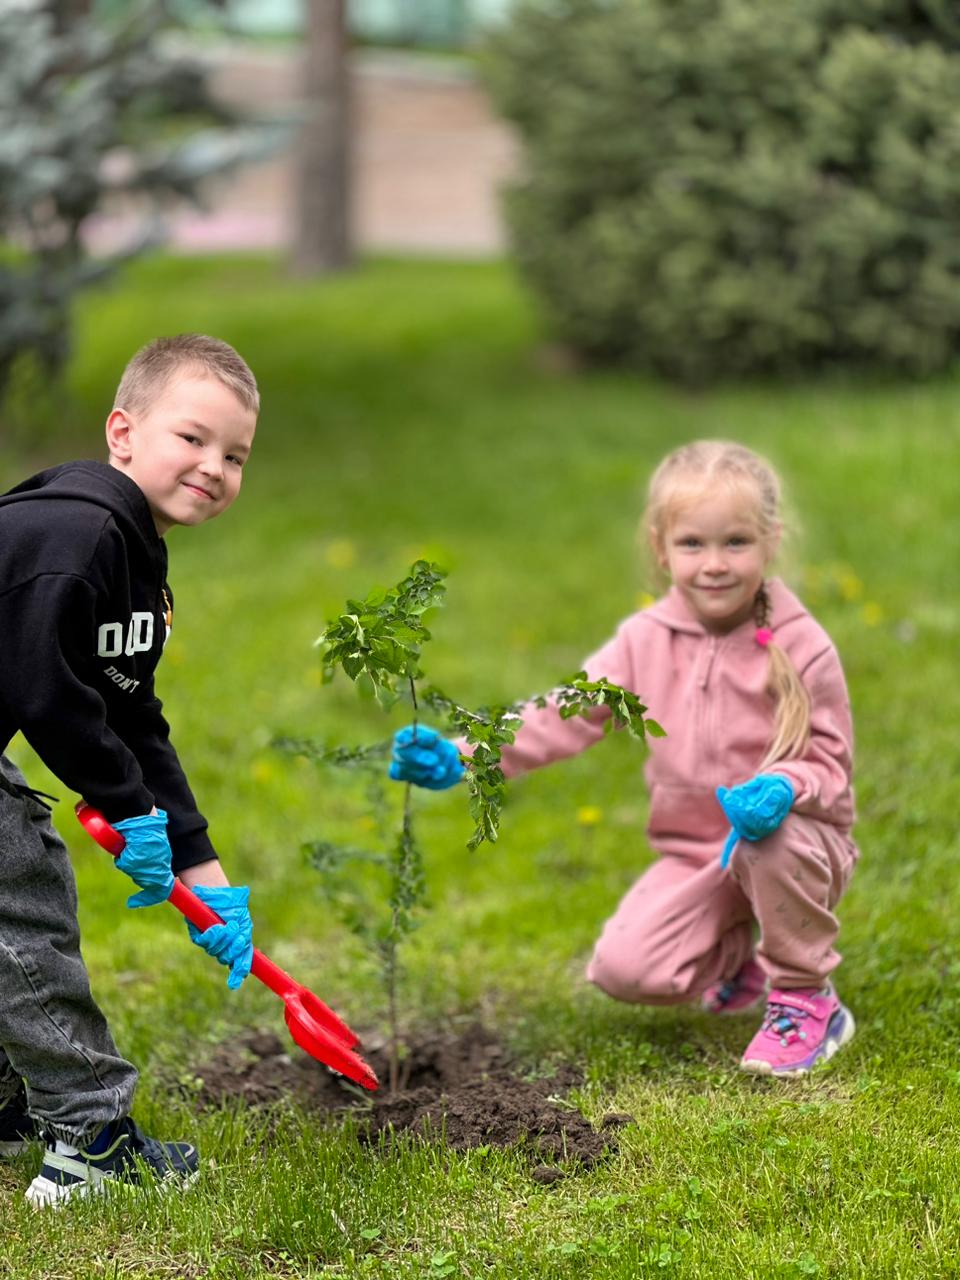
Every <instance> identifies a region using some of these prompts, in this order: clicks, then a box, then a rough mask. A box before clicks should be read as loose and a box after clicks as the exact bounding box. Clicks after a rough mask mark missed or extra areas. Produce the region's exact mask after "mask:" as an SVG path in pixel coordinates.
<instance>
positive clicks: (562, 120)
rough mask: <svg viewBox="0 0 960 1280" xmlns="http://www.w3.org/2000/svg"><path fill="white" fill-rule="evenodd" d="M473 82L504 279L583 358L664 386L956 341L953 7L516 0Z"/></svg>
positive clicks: (919, 355)
mask: <svg viewBox="0 0 960 1280" xmlns="http://www.w3.org/2000/svg"><path fill="white" fill-rule="evenodd" d="M487 75H488V81H489V84H490V86H491V88H492V91H493V94H494V98H495V100H496V101H497V102H498V104H499V106H500V108H501V110H502V111H503V113H504V114H505V115H506V116H507V117H508V118H509V119H510V120H511V121H513V123H514V124H515V125H516V126H517V128H518V130H519V133H520V136H521V138H522V140H523V143H524V144H525V160H524V164H523V166H522V168H523V176H522V177H521V178H520V179H519V180H518V181H517V182H515V184H514V185H513V186H512V187H511V188H510V189H509V190H508V192H507V213H508V221H509V226H510V229H511V235H512V241H513V247H514V252H515V255H516V258H517V259H518V262H519V265H520V268H521V271H522V273H523V275H524V276H525V277H526V279H527V280H528V281H529V283H530V284H531V285H532V286H533V288H534V290H535V291H536V293H537V294H538V295H539V296H540V298H541V300H542V302H543V304H544V308H545V311H546V314H547V317H548V320H549V323H550V325H551V328H552V329H553V331H554V333H555V335H556V336H557V337H558V338H560V339H561V340H563V341H565V342H567V343H569V344H571V345H572V346H573V347H574V348H575V349H576V350H578V351H579V352H580V353H581V354H582V355H583V356H585V357H586V358H588V359H593V360H601V361H622V362H625V363H627V364H629V365H632V366H634V367H638V368H641V369H649V370H655V371H657V372H660V373H663V374H666V375H668V376H671V377H674V378H677V379H680V380H683V381H688V382H695V383H696V382H706V381H710V380H713V379H716V378H720V377H726V376H730V375H739V374H745V373H757V372H777V373H796V372H800V371H805V370H809V369H811V368H815V367H820V366H823V365H825V364H830V365H833V364H838V365H872V366H881V367H883V368H885V369H891V370H897V371H900V372H905V373H908V374H913V375H922V374H926V373H930V372H932V371H934V370H936V369H940V368H943V367H944V366H946V365H948V364H949V363H950V362H951V361H952V360H953V358H954V356H955V355H956V353H957V351H958V348H960V7H958V6H956V5H955V4H954V3H947V0H777V3H771V2H770V0H535V2H534V0H525V2H524V3H521V5H520V6H519V8H518V9H517V10H516V11H515V13H514V15H513V16H512V18H511V20H510V21H509V22H508V23H507V24H506V25H505V26H504V27H503V28H502V29H501V30H500V31H499V32H498V33H496V34H494V36H493V37H492V38H491V40H490V43H489V47H488V58H487Z"/></svg>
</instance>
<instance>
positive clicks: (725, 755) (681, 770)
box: [390, 440, 858, 1076]
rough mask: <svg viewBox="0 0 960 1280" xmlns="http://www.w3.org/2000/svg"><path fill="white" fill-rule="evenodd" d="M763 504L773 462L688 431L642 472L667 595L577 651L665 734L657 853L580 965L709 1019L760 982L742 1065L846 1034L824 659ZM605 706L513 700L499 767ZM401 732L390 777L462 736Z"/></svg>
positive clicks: (845, 791)
mask: <svg viewBox="0 0 960 1280" xmlns="http://www.w3.org/2000/svg"><path fill="white" fill-rule="evenodd" d="M779 513H780V485H779V482H778V480H777V477H776V475H775V474H774V472H773V470H772V468H771V467H770V466H769V464H768V463H767V462H766V461H764V460H763V459H762V458H760V457H758V456H757V455H756V454H754V453H752V452H751V451H750V450H749V449H746V448H744V447H743V446H741V445H737V444H731V443H727V442H724V441H710V440H708V441H700V442H697V443H694V444H689V445H685V446H683V447H682V448H680V449H678V450H676V451H675V452H674V453H671V454H670V455H669V456H668V457H667V458H666V459H664V461H663V462H662V463H661V464H660V466H659V467H658V468H657V470H656V472H655V473H654V475H653V478H652V480H651V482H650V489H649V498H648V504H647V509H646V513H645V517H644V532H645V534H646V536H647V537H648V538H649V541H650V545H651V547H652V550H653V553H654V556H655V558H656V560H657V563H658V564H659V565H660V567H661V568H662V569H663V570H664V571H665V572H666V574H667V575H668V576H669V579H670V582H671V586H670V589H669V591H668V592H667V594H666V595H664V596H663V597H662V599H660V600H658V601H657V602H656V603H655V604H653V605H651V606H650V607H649V608H648V609H644V610H643V611H642V612H640V613H636V614H634V615H632V616H631V617H629V618H627V619H626V621H625V622H623V623H622V624H621V626H620V627H619V629H618V630H617V633H616V635H615V636H614V637H613V638H612V639H611V640H610V641H608V643H607V644H605V645H604V646H603V647H602V648H601V649H600V650H598V652H597V653H595V654H594V655H593V657H591V658H590V659H588V661H587V663H586V664H585V665H586V670H587V673H588V676H589V677H590V678H591V679H597V678H599V677H601V676H604V677H606V678H607V679H609V680H612V681H615V682H616V683H617V684H620V685H623V686H624V687H625V688H627V689H630V690H631V691H634V692H636V693H637V694H638V695H641V696H642V697H643V700H644V701H645V702H646V703H648V705H649V708H650V714H651V715H652V716H653V717H654V718H655V719H657V720H658V721H659V722H660V723H661V724H662V725H663V726H664V728H665V729H666V731H667V736H666V737H665V738H655V739H651V741H650V751H649V755H648V758H647V762H646V766H645V771H646V778H647V783H648V785H649V788H650V820H649V824H648V829H647V834H648V837H649V840H650V843H651V845H652V846H653V848H654V849H655V850H656V852H657V853H658V854H659V857H658V859H657V861H656V862H655V863H654V864H653V865H652V866H651V867H650V868H649V870H648V871H647V872H646V873H645V874H644V875H642V876H641V877H640V879H639V880H638V881H637V883H636V884H635V885H634V886H633V888H632V889H631V890H630V891H629V892H628V893H627V895H626V897H625V898H624V899H623V901H622V902H621V904H620V906H619V907H618V908H617V911H616V912H615V914H614V915H613V916H612V918H611V919H610V920H608V921H607V924H606V926H605V928H604V930H603V933H602V935H601V937H600V940H599V941H598V942H597V944H596V948H595V950H594V953H593V956H592V958H591V960H590V963H589V965H588V967H587V978H588V979H589V980H590V981H591V982H593V983H595V984H596V985H597V986H598V987H600V988H601V989H602V990H603V991H605V992H607V994H608V995H611V996H613V997H614V998H615V999H618V1000H627V1001H633V1002H636V1003H641V1004H678V1003H682V1002H684V1001H692V1000H700V1001H701V1002H702V1003H703V1005H704V1006H705V1008H706V1009H707V1010H709V1011H710V1012H712V1013H734V1012H739V1011H742V1010H746V1009H750V1008H753V1007H754V1006H755V1005H758V1004H759V1003H760V1002H761V1001H762V999H763V997H764V996H765V995H766V1012H765V1014H764V1017H763V1021H762V1025H761V1027H760V1029H759V1031H758V1032H757V1033H756V1035H755V1036H754V1037H753V1039H752V1040H751V1041H750V1043H749V1045H748V1046H747V1048H746V1051H745V1052H744V1054H743V1058H742V1061H741V1064H740V1065H741V1067H742V1068H743V1070H744V1071H749V1072H753V1073H756V1074H761V1075H778V1076H794V1075H803V1074H804V1073H806V1072H808V1071H809V1070H810V1069H811V1068H812V1067H814V1066H815V1065H816V1064H817V1063H819V1062H823V1061H826V1060H827V1059H828V1058H830V1057H832V1055H833V1054H834V1053H835V1052H836V1051H837V1049H838V1048H840V1047H841V1046H842V1045H844V1044H846V1043H847V1042H848V1041H849V1040H850V1039H851V1038H852V1036H853V1033H854V1021H853V1018H852V1016H851V1014H850V1012H849V1010H847V1009H846V1008H845V1007H844V1006H843V1005H842V1004H841V1003H840V1001H839V1000H838V998H837V995H836V993H835V991H834V988H833V983H832V982H831V980H830V975H831V973H832V972H833V970H834V969H835V968H836V966H837V965H838V964H839V962H840V956H839V954H838V953H837V951H836V950H835V946H834V944H835V942H836V937H837V930H838V923H837V918H836V916H835V915H834V914H833V911H834V907H835V906H836V904H837V901H838V900H839V898H840V896H841V894H842V893H843V891H844V890H845V888H846V886H847V882H848V880H849V878H850V873H851V871H852V870H853V866H854V863H855V862H856V860H857V857H858V851H857V847H856V845H855V844H854V842H853V840H852V839H851V836H850V828H851V824H852V823H853V819H854V808H853V793H852V790H851V781H850V779H851V748H852V727H851V720H850V705H849V699H848V695H847V689H846V684H845V681H844V677H843V671H842V669H841V666H840V660H839V658H838V656H837V653H836V650H835V649H834V647H833V644H832V643H831V641H830V638H829V636H828V635H827V634H826V632H825V631H824V630H823V628H822V627H821V626H820V625H819V624H818V623H817V622H815V621H814V619H813V618H812V617H811V616H810V614H809V613H808V612H807V611H806V609H805V608H804V607H803V605H802V604H801V603H800V601H799V600H798V599H797V598H796V596H794V595H793V594H792V592H790V591H789V590H788V589H787V587H785V586H784V585H783V583H782V582H781V581H780V580H779V579H778V578H770V579H768V578H766V576H765V575H766V572H767V570H768V568H769V566H770V564H771V562H772V560H773V558H774V555H775V554H776V551H777V548H778V544H779V540H780V532H781V523H780V514H779ZM603 718H604V716H603V713H602V712H597V713H596V714H595V715H594V716H593V717H591V718H589V719H583V718H573V719H570V720H561V718H560V716H559V713H558V712H557V710H556V708H555V707H553V706H549V705H548V706H547V707H546V708H544V709H538V708H536V707H533V706H531V707H529V708H528V709H527V710H526V712H525V713H524V719H523V725H522V727H521V728H520V730H519V731H518V733H517V735H516V741H515V742H514V744H513V745H512V746H508V747H506V748H505V749H504V752H503V770H504V773H505V775H506V776H507V777H514V776H516V775H518V774H521V773H524V772H526V771H527V770H529V769H535V768H539V767H540V766H541V765H545V764H549V763H551V762H552V761H554V760H559V759H561V758H563V757H565V756H570V755H573V754H574V753H576V752H578V751H582V750H583V749H584V748H586V747H588V746H591V745H592V744H593V743H595V742H597V741H598V740H599V739H600V737H601V736H602V732H603ZM411 739H412V733H411V731H410V730H409V729H404V730H401V731H400V732H399V733H398V734H397V735H396V738H395V742H394V757H393V763H392V765H391V770H390V773H391V777H393V778H396V779H400V780H404V781H411V782H414V783H417V784H418V785H420V786H427V787H431V788H434V789H441V788H443V787H447V786H450V785H452V784H453V783H454V782H456V781H457V780H458V779H459V778H460V776H461V775H462V769H463V766H462V764H461V748H462V746H463V744H454V743H452V742H448V741H446V740H444V739H443V738H441V737H440V736H439V735H437V734H436V733H434V732H433V731H432V730H429V729H426V728H425V727H424V726H422V725H421V726H420V727H419V728H418V730H417V738H416V742H413V741H412V740H411ZM731 826H732V831H731V829H730V828H731ZM755 924H756V925H758V926H759V938H758V940H756V942H755V927H754V926H755ZM768 986H769V991H768Z"/></svg>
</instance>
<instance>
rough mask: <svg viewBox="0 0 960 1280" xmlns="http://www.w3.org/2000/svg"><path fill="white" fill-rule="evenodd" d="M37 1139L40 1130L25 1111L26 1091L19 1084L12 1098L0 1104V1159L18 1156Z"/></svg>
mask: <svg viewBox="0 0 960 1280" xmlns="http://www.w3.org/2000/svg"><path fill="white" fill-rule="evenodd" d="M39 1137H40V1129H39V1127H38V1125H37V1122H36V1120H34V1118H33V1116H31V1115H30V1114H29V1113H28V1111H27V1091H26V1089H24V1087H23V1085H22V1084H21V1085H20V1088H19V1089H18V1090H17V1092H16V1093H15V1094H14V1095H13V1097H12V1098H8V1099H7V1101H6V1102H4V1103H2V1104H0V1159H3V1160H8V1159H11V1158H12V1157H13V1156H18V1155H20V1153H21V1152H22V1151H26V1149H27V1147H28V1146H29V1145H30V1143H31V1142H36V1140H37V1139H38V1138H39Z"/></svg>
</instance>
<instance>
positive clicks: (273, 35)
mask: <svg viewBox="0 0 960 1280" xmlns="http://www.w3.org/2000/svg"><path fill="white" fill-rule="evenodd" d="M117 3H119V0H99V7H100V8H101V10H102V11H107V10H110V9H111V7H112V6H114V5H115V4H117ZM304 3H305V0H232V3H231V4H230V5H229V6H228V9H227V14H228V23H229V28H230V31H231V32H232V33H233V34H231V35H230V36H229V37H228V38H219V37H218V38H215V39H211V38H209V36H208V34H207V33H204V37H203V38H202V39H199V38H198V39H197V40H196V41H195V42H191V43H192V47H191V50H190V52H191V54H192V55H193V56H195V57H198V58H201V59H203V60H205V61H207V62H209V64H210V65H211V69H212V72H213V84H214V88H215V89H216V90H217V92H218V93H219V94H220V95H222V96H223V97H224V98H225V99H226V100H228V101H229V102H232V103H236V104H240V105H242V106H245V107H247V108H248V109H251V110H254V111H265V112H267V113H268V114H271V113H276V114H278V115H282V114H283V113H284V112H289V111H295V110H296V109H297V95H298V92H299V87H300V84H301V78H300V66H301V62H302V58H303V45H302V41H301V39H300V36H301V34H302V29H303V25H304V22H303V19H304V8H303V6H304ZM508 4H509V0H349V4H348V14H349V21H350V27H351V35H352V39H353V48H352V51H351V54H350V89H351V94H350V96H351V108H352V120H353V123H352V139H351V151H352V163H351V169H352V193H351V205H352V213H351V223H352V235H353V240H354V243H355V245H356V247H357V248H358V249H359V250H360V251H361V252H371V251H372V252H400V253H405V252H408V253H428V254H444V255H456V256H467V257H485V256H492V255H495V254H499V253H500V252H502V250H503V248H504V240H505V235H504V231H503V227H502V223H501V217H500V211H499V201H498V189H499V187H500V185H501V184H502V182H503V181H504V179H505V178H506V177H507V176H508V175H509V174H510V172H511V171H512V168H513V165H514V158H515V148H514V143H513V138H512V135H511V133H510V130H509V128H508V126H506V125H505V124H504V123H503V122H502V121H501V120H499V119H497V118H496V117H495V116H494V114H493V111H492V109H491V107H490V105H489V103H488V100H487V95H486V93H485V92H484V89H483V87H482V85H481V84H480V82H479V78H478V75H477V72H476V69H475V66H474V63H473V61H472V59H471V58H470V56H469V55H468V54H466V53H459V52H458V51H459V50H466V49H468V48H469V45H470V44H471V42H473V41H475V40H476V39H477V37H478V36H479V34H480V33H481V32H482V30H483V27H484V25H485V24H487V23H489V22H492V21H496V19H497V17H498V16H500V15H502V14H503V13H504V12H505V10H506V8H507V6H508ZM295 199H296V196H295V160H294V154H293V149H292V148H290V149H288V150H286V151H284V152H281V153H279V154H278V155H277V156H275V157H274V158H273V159H272V160H270V161H267V162H264V163H261V164H257V165H254V166H251V167H249V168H246V169H244V170H242V171H240V172H239V173H238V174H236V175H235V176H233V177H231V178H229V179H224V180H222V181H220V182H217V183H214V184H211V185H210V187H209V188H208V190H207V208H206V209H205V210H194V209H191V208H188V207H183V208H179V209H177V210H175V211H172V212H171V214H170V216H169V220H168V229H169V232H170V242H169V247H170V248H171V249H173V250H174V251H177V250H180V251H182V252H216V251H219V250H232V249H245V248H250V249H276V250H280V251H285V250H286V249H288V248H289V247H290V244H291V235H292V224H293V219H294V216H295V210H294V204H295ZM125 222H126V219H125V218H124V216H123V214H122V213H117V212H113V213H110V214H108V215H103V216H99V217H97V218H96V219H91V220H90V223H89V225H88V227H87V228H86V241H87V243H88V245H89V247H90V248H91V249H92V250H93V251H94V252H98V251H106V250H108V249H110V248H112V247H113V246H114V245H115V244H116V243H117V242H118V241H122V240H123V238H124V233H125Z"/></svg>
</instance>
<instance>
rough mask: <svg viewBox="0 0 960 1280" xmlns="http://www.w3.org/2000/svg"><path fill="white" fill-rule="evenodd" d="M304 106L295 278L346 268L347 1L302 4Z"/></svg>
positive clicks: (348, 254) (348, 246)
mask: <svg viewBox="0 0 960 1280" xmlns="http://www.w3.org/2000/svg"><path fill="white" fill-rule="evenodd" d="M305 10H306V34H305V57H304V81H303V101H304V109H305V112H306V119H305V121H304V125H303V130H302V133H301V141H300V153H299V157H298V163H297V190H296V209H295V226H294V244H293V268H294V271H295V272H296V273H297V274H298V275H317V274H321V273H324V272H328V271H342V270H344V269H345V268H346V267H348V266H349V265H350V261H351V258H352V249H351V243H350V116H351V111H350V85H349V78H348V58H347V47H348V39H347V21H346V0H305Z"/></svg>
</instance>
